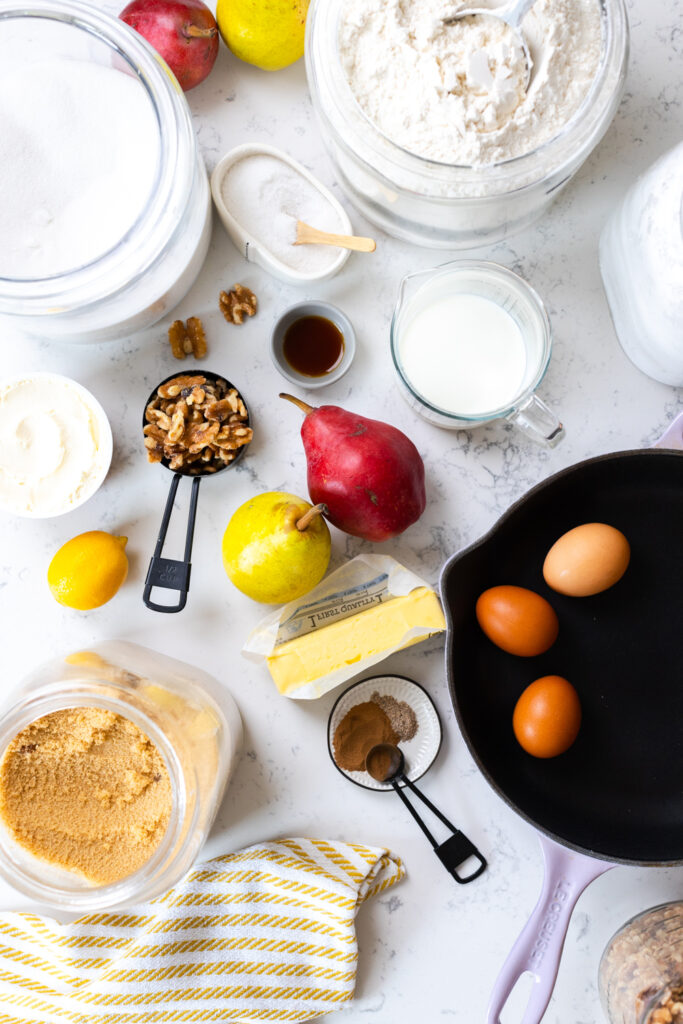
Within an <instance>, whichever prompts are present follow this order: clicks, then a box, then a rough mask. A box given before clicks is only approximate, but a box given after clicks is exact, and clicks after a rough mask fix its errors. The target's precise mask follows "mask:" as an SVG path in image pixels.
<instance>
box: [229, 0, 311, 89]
mask: <svg viewBox="0 0 683 1024" xmlns="http://www.w3.org/2000/svg"><path fill="white" fill-rule="evenodd" d="M307 13H308V0H218V4H217V7H216V21H217V23H218V30H219V32H220V34H221V35H222V36H223V41H224V42H225V44H226V46H228V47H229V49H231V50H232V52H233V53H234V54H235V56H236V57H239V59H240V60H243V61H245V62H246V63H247V64H255V65H256V67H257V68H262V69H263V70H264V71H278V70H279V69H280V68H286V67H287V66H288V65H289V64H293V63H294V61H295V60H298V59H299V57H303V53H304V34H305V31H306V14H307Z"/></svg>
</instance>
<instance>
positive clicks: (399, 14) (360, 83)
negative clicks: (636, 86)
mask: <svg viewBox="0 0 683 1024" xmlns="http://www.w3.org/2000/svg"><path fill="white" fill-rule="evenodd" d="M472 6H475V7H480V6H482V5H481V4H480V3H476V4H470V3H469V2H466V0H463V2H456V3H444V2H443V0H345V3H344V6H343V9H342V16H341V25H340V54H341V60H342V65H343V67H344V70H345V73H346V75H347V77H348V80H349V84H350V86H351V89H352V91H353V93H354V95H355V97H356V100H357V101H358V103H359V105H360V106H361V108H362V109H363V111H364V112H365V114H366V115H367V116H368V117H369V119H370V120H371V121H372V122H374V124H375V125H376V126H377V127H378V128H379V129H380V131H382V132H383V133H384V134H385V135H386V136H387V137H388V138H389V139H391V141H392V142H395V143H397V144H398V145H400V146H402V147H403V148H404V149H407V150H410V151H411V152H413V153H416V154H417V155H418V156H422V157H426V158H429V159H431V160H436V161H440V162H444V163H449V164H461V165H468V166H473V165H482V164H492V163H498V162H500V161H502V160H508V159H510V158H511V157H515V156H521V155H522V154H524V153H529V152H530V151H531V150H533V149H535V148H536V147H537V146H539V145H540V144H541V143H543V142H546V141H548V140H549V139H552V138H553V137H554V136H556V135H557V134H558V133H559V132H560V131H561V130H562V128H563V127H564V126H565V125H566V124H567V122H568V121H569V120H570V119H571V118H572V117H573V115H574V114H575V113H576V111H577V110H578V108H579V107H580V105H581V103H582V101H583V99H584V98H585V96H586V94H587V92H588V90H589V88H590V85H591V82H592V81H593V79H594V78H595V74H596V72H597V69H598V66H599V64H600V55H601V50H602V19H601V13H600V8H599V5H598V2H597V0H536V3H535V4H534V6H533V7H532V9H531V10H530V11H529V13H528V14H527V15H526V17H525V19H524V22H523V32H524V35H525V37H526V39H527V42H528V44H529V47H530V50H531V56H532V60H533V71H532V81H531V84H530V87H529V89H528V91H527V92H526V93H525V92H524V89H523V83H524V74H525V68H526V64H525V61H524V57H523V53H522V51H521V48H520V47H519V45H518V44H517V42H516V38H515V34H514V33H513V32H512V31H511V30H510V29H508V28H507V26H506V25H505V24H504V23H502V22H501V20H500V19H496V18H489V17H486V16H481V17H476V18H465V19H463V20H462V21H456V22H454V23H453V24H451V25H444V23H443V21H444V18H448V17H449V15H453V14H455V13H457V11H458V10H462V9H464V8H465V7H472ZM488 6H490V7H492V8H494V7H495V6H496V5H495V4H489V5H488Z"/></svg>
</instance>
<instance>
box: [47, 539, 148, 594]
mask: <svg viewBox="0 0 683 1024" xmlns="http://www.w3.org/2000/svg"><path fill="white" fill-rule="evenodd" d="M127 542H128V538H127V537H114V536H113V535H112V534H111V533H105V531H104V530H89V531H88V533H79V535H78V536H77V537H73V538H72V539H71V540H68V541H67V542H66V544H62V546H61V548H60V549H59V551H58V552H57V554H56V555H55V556H54V558H53V559H52V561H51V562H50V566H49V568H48V570H47V582H48V586H49V587H50V590H51V591H52V596H53V597H54V599H55V600H56V601H59V603H60V604H65V605H66V606H67V608H77V609H78V610H79V611H88V610H89V609H90V608H99V607H100V605H102V604H106V603H107V601H110V600H111V598H112V597H113V596H114V594H115V593H116V591H117V590H118V589H119V587H120V586H121V584H122V583H123V581H124V580H125V578H126V576H127V575H128V559H127V558H126V553H125V551H124V550H123V549H124V548H125V546H126V544H127Z"/></svg>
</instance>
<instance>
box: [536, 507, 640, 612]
mask: <svg viewBox="0 0 683 1024" xmlns="http://www.w3.org/2000/svg"><path fill="white" fill-rule="evenodd" d="M630 558H631V548H630V547H629V543H628V541H627V540H626V537H624V535H623V533H622V532H621V531H620V530H617V529H615V527H614V526H608V525H607V524H606V523H584V524H583V526H575V527H574V529H573V530H569V532H568V533H564V534H563V535H562V536H561V537H560V539H559V540H556V541H555V543H554V544H553V546H552V547H551V549H550V551H549V552H548V554H547V555H546V556H545V562H544V563H543V578H544V579H545V581H546V583H547V584H548V586H549V587H552V589H553V590H556V591H557V592H558V593H559V594H567V595H568V596H569V597H590V596H591V595H592V594H600V593H602V591H603V590H607V589H608V588H609V587H613V586H614V584H615V583H616V582H617V580H620V579H621V577H622V576H623V575H624V573H625V572H626V569H627V568H628V563H629V560H630Z"/></svg>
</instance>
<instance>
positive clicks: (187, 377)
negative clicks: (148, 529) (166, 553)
mask: <svg viewBox="0 0 683 1024" xmlns="http://www.w3.org/2000/svg"><path fill="white" fill-rule="evenodd" d="M142 428H143V434H144V438H145V448H146V449H147V458H148V459H149V461H150V462H157V463H160V464H161V465H162V466H163V467H164V469H168V470H170V471H171V472H172V473H173V479H172V480H171V487H170V489H169V492H168V498H167V499H166V507H165V509H164V515H163V518H162V520H161V527H160V529H159V535H158V537H157V542H156V547H155V549H154V554H153V556H152V559H151V561H150V563H149V569H148V570H147V578H146V580H145V587H144V591H143V601H144V603H145V605H146V606H147V607H148V608H151V609H152V610H153V611H155V612H179V611H181V610H182V609H183V608H184V607H185V604H186V603H187V594H188V591H189V589H190V570H191V562H190V557H191V555H192V541H193V538H194V524H195V517H196V514H197V500H198V498H199V485H200V483H201V480H202V477H204V476H215V475H216V474H218V473H221V472H223V470H225V469H230V467H231V466H234V465H235V463H236V462H237V461H238V460H239V459H240V458H241V457H242V455H243V454H244V450H245V448H246V446H247V445H248V444H249V442H250V441H251V439H252V437H253V430H252V429H251V426H250V423H249V412H248V410H247V407H246V405H245V403H244V399H243V398H242V396H241V394H240V393H239V391H238V390H237V388H235V387H234V386H233V385H232V384H231V383H230V381H228V380H226V379H225V378H224V377H221V376H220V374H217V373H211V372H210V371H208V370H192V371H190V372H189V373H183V374H173V375H172V376H170V377H167V378H166V379H165V380H163V381H162V382H161V383H160V384H158V385H157V387H156V388H155V389H154V391H153V392H152V394H151V395H150V396H149V398H148V399H147V402H146V403H145V411H144V413H143V417H142ZM184 476H190V477H192V478H193V479H192V492H191V494H190V510H189V513H188V520H187V529H186V532H185V554H184V556H183V558H182V559H173V558H164V557H163V548H164V542H165V540H166V533H167V531H168V526H169V523H170V521H171V514H172V512H173V504H174V502H175V497H176V492H177V490H178V484H179V483H180V481H181V479H182V478H183V477H184ZM155 587H159V588H162V589H165V590H173V591H175V592H177V594H178V600H177V601H176V603H175V604H158V603H156V602H154V601H152V590H153V589H154V588H155Z"/></svg>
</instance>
